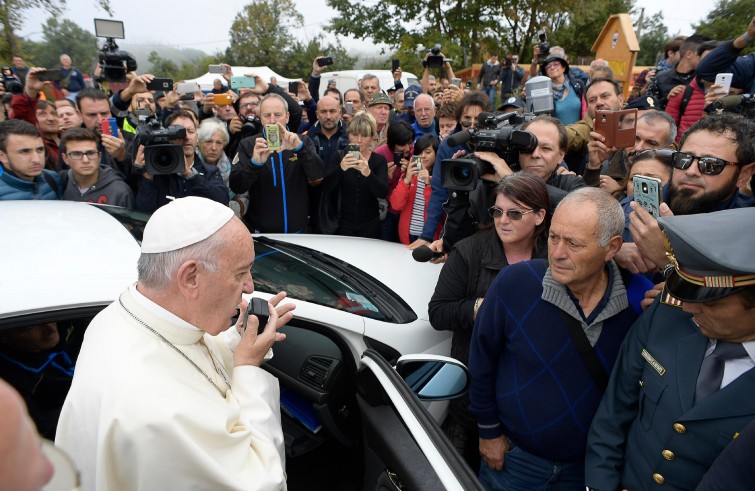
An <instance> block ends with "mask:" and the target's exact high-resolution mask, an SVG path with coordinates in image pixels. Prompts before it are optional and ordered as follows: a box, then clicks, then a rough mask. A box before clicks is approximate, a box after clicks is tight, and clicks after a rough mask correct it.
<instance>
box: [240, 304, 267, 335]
mask: <svg viewBox="0 0 755 491" xmlns="http://www.w3.org/2000/svg"><path fill="white" fill-rule="evenodd" d="M250 315H256V316H257V319H259V326H258V327H257V334H261V333H262V331H264V330H265V326H266V325H267V321H268V319H269V318H270V310H268V304H267V300H264V299H262V298H257V297H252V298H251V299H249V304H248V305H247V306H246V310H245V311H244V316H243V317H242V319H241V335H242V336H243V335H244V333H245V332H246V325H247V323H248V322H249V316H250Z"/></svg>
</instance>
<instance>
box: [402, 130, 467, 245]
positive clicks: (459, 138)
mask: <svg viewBox="0 0 755 491" xmlns="http://www.w3.org/2000/svg"><path fill="white" fill-rule="evenodd" d="M471 138H472V135H471V134H470V133H469V131H467V130H465V131H457V132H456V133H454V134H453V135H451V136H449V137H448V146H449V147H458V146H459V145H464V144H465V143H467V142H468V141H469V140H470V139H471ZM415 251H416V249H415Z"/></svg>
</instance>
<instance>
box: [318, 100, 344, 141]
mask: <svg viewBox="0 0 755 491" xmlns="http://www.w3.org/2000/svg"><path fill="white" fill-rule="evenodd" d="M340 119H341V103H340V101H339V100H338V98H337V97H336V96H333V95H326V96H323V97H322V98H321V99H320V100H319V101H318V102H317V121H318V122H319V123H320V129H322V130H323V131H325V132H326V133H329V132H331V131H335V129H336V128H337V127H338V121H339V120H340Z"/></svg>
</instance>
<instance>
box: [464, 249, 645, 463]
mask: <svg viewBox="0 0 755 491" xmlns="http://www.w3.org/2000/svg"><path fill="white" fill-rule="evenodd" d="M609 267H610V268H612V272H611V275H610V280H609V289H608V291H607V294H606V298H605V299H604V300H605V304H604V306H603V308H602V310H601V311H600V313H598V314H597V315H596V316H591V319H590V324H589V326H588V327H587V330H586V333H587V335H588V338H591V339H593V340H594V339H596V338H597V342H596V343H595V344H594V348H595V350H596V352H597V354H598V357H599V359H600V360H601V362H602V364H603V366H604V368H605V369H606V371H607V372H609V373H610V370H611V369H612V368H613V365H614V362H615V360H616V356H617V354H618V351H619V347H620V346H621V343H622V341H623V339H624V336H625V335H626V333H627V331H628V330H629V328H630V326H631V325H632V323H633V322H634V320H635V319H636V318H637V317H638V312H639V311H640V310H639V306H638V305H635V306H630V305H629V302H628V300H627V291H626V289H625V288H624V283H623V281H622V277H621V274H620V272H619V270H618V268H617V267H616V265H615V264H614V263H610V264H609ZM546 269H547V263H546V261H544V260H533V261H528V262H523V263H518V264H513V265H511V266H509V267H508V268H506V269H504V270H503V271H501V273H500V274H499V275H498V277H497V278H496V279H495V280H494V281H493V283H492V284H491V286H490V288H489V289H488V292H487V294H486V295H485V301H484V303H483V306H482V308H481V309H480V312H479V315H478V316H477V320H476V322H475V327H474V334H473V338H472V346H471V349H470V355H469V369H470V371H471V373H472V387H471V389H470V400H471V405H470V410H471V412H472V414H474V415H475V416H476V417H477V421H478V429H479V433H480V437H482V438H495V437H497V436H499V435H501V434H505V435H506V436H507V437H508V438H509V439H510V440H511V441H512V442H513V443H514V444H515V445H517V446H519V447H521V448H522V449H523V450H525V451H526V452H529V453H531V454H534V455H537V456H540V457H542V458H545V459H549V460H554V461H560V462H579V461H582V460H583V459H584V454H585V444H586V440H587V431H588V429H589V427H590V422H591V421H592V418H593V416H594V414H595V411H596V410H597V408H598V404H599V403H600V398H601V396H602V393H601V392H600V390H599V389H598V388H597V387H596V385H595V383H594V381H593V379H592V377H591V376H590V374H589V372H588V371H587V369H586V368H585V365H584V363H583V361H582V358H581V357H580V355H579V353H578V352H577V349H576V347H575V346H574V344H573V343H572V340H571V336H570V335H569V331H568V328H567V327H566V325H565V323H564V321H563V318H562V316H561V310H562V309H563V310H564V311H565V312H566V313H567V314H569V315H571V316H573V317H575V318H577V319H579V320H580V322H581V323H582V324H583V327H584V326H586V325H587V324H586V322H585V319H584V318H583V317H582V316H581V315H580V312H579V311H578V310H577V307H576V305H574V302H573V301H572V300H571V299H570V298H569V296H568V294H567V293H566V289H565V288H564V287H563V285H560V284H558V283H556V282H555V281H554V280H553V279H552V278H550V274H548V275H546ZM544 278H545V280H544ZM544 284H545V293H544V287H543V285H544ZM632 285H633V286H632V287H630V289H631V290H636V292H635V291H633V292H632V293H633V294H632V295H630V296H631V297H634V298H636V299H640V298H642V296H641V295H637V293H639V291H640V290H643V291H644V289H649V288H650V287H651V285H650V283H649V282H644V281H641V282H640V283H638V284H636V285H635V280H634V278H633V280H632ZM554 303H555V305H554ZM633 303H635V302H633ZM557 305H558V306H557ZM559 307H560V308H559ZM593 317H594V318H593Z"/></svg>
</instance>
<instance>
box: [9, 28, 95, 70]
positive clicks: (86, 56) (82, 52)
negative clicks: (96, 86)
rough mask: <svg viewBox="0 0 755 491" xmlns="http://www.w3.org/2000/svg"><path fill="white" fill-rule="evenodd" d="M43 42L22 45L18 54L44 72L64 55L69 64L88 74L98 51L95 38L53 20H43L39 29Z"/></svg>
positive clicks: (81, 30) (24, 42) (89, 33)
mask: <svg viewBox="0 0 755 491" xmlns="http://www.w3.org/2000/svg"><path fill="white" fill-rule="evenodd" d="M42 37H43V39H44V40H43V41H42V42H34V41H23V43H22V46H23V50H22V51H21V52H22V53H27V54H28V56H26V57H25V58H27V59H28V60H29V61H30V62H31V63H30V64H34V65H37V66H44V67H48V68H52V67H56V66H58V64H59V60H60V55H61V54H63V53H66V54H68V55H69V56H70V57H71V59H72V60H73V62H74V63H75V64H76V65H77V66H79V67H80V68H81V69H83V70H84V71H89V70H90V69H91V67H92V66H93V65H94V59H95V57H96V56H97V51H98V49H99V47H98V46H97V38H96V37H95V36H94V34H92V33H91V32H89V31H86V30H84V29H82V28H81V27H79V25H78V24H76V23H75V22H72V21H70V20H68V19H63V21H59V20H58V19H56V18H54V17H50V18H49V19H47V22H46V23H45V25H44V26H43V33H42Z"/></svg>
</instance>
